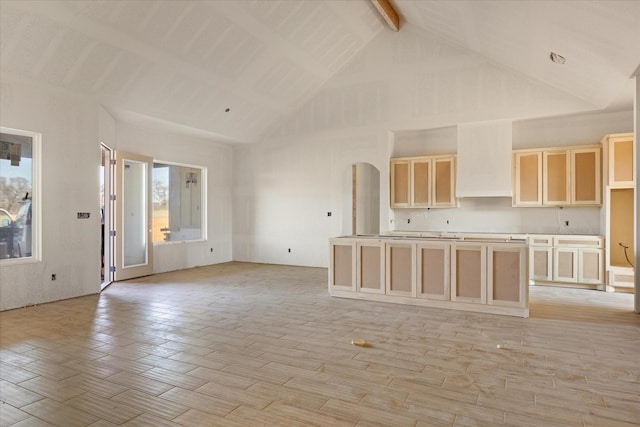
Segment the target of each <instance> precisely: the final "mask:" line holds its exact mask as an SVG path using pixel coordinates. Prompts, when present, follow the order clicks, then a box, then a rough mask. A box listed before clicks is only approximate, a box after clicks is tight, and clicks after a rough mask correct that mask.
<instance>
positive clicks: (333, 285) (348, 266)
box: [329, 239, 356, 292]
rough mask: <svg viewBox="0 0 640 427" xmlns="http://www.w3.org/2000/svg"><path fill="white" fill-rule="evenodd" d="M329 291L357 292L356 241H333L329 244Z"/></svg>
mask: <svg viewBox="0 0 640 427" xmlns="http://www.w3.org/2000/svg"><path fill="white" fill-rule="evenodd" d="M329 289H337V290H343V291H353V292H355V290H356V241H355V240H352V239H340V240H332V241H330V243H329Z"/></svg>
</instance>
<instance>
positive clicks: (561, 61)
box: [549, 52, 566, 64]
mask: <svg viewBox="0 0 640 427" xmlns="http://www.w3.org/2000/svg"><path fill="white" fill-rule="evenodd" d="M549 59H550V60H551V62H555V63H556V64H564V63H565V61H566V59H565V57H564V56H562V55H559V54H557V53H555V52H551V53H550V54H549Z"/></svg>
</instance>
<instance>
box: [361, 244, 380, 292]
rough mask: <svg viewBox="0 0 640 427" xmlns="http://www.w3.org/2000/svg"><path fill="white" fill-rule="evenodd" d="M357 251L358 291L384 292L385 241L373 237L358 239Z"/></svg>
mask: <svg viewBox="0 0 640 427" xmlns="http://www.w3.org/2000/svg"><path fill="white" fill-rule="evenodd" d="M356 251H357V253H356V267H357V268H356V285H357V290H358V292H368V293H374V294H384V291H385V282H384V278H385V274H384V271H385V242H384V241H383V240H373V239H371V240H366V239H365V240H362V241H358V242H357V243H356Z"/></svg>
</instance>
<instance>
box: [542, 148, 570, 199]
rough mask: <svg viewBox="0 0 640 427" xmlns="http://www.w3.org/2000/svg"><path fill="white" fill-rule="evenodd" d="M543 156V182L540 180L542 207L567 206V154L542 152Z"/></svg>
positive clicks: (568, 166) (568, 164)
mask: <svg viewBox="0 0 640 427" xmlns="http://www.w3.org/2000/svg"><path fill="white" fill-rule="evenodd" d="M542 155H543V159H544V161H543V164H542V169H543V171H544V172H543V180H542V188H543V190H542V194H543V197H542V204H543V205H549V206H551V205H568V204H569V193H570V191H571V189H570V186H569V181H570V175H569V168H570V163H569V159H570V157H569V153H568V152H567V151H566V150H561V151H544V152H543V153H542Z"/></svg>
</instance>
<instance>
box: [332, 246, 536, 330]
mask: <svg viewBox="0 0 640 427" xmlns="http://www.w3.org/2000/svg"><path fill="white" fill-rule="evenodd" d="M501 242H503V243H497V242H487V241H486V240H484V241H483V242H482V243H480V242H476V241H473V242H463V241H456V243H451V242H450V241H442V240H439V239H424V240H421V239H402V238H400V239H396V238H379V239H378V238H358V237H353V238H335V239H330V255H331V257H330V263H329V294H330V295H332V296H337V297H344V298H356V299H366V300H372V301H382V302H394V303H400V304H411V305H421V306H428V307H438V308H452V309H457V310H467V311H478V312H483V313H495V314H507V315H513V316H522V317H528V316H529V307H528V301H529V300H528V295H529V294H528V286H527V285H528V284H527V280H526V265H527V251H526V244H525V243H524V242H522V241H518V242H515V241H514V242H512V243H504V240H502V239H501Z"/></svg>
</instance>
